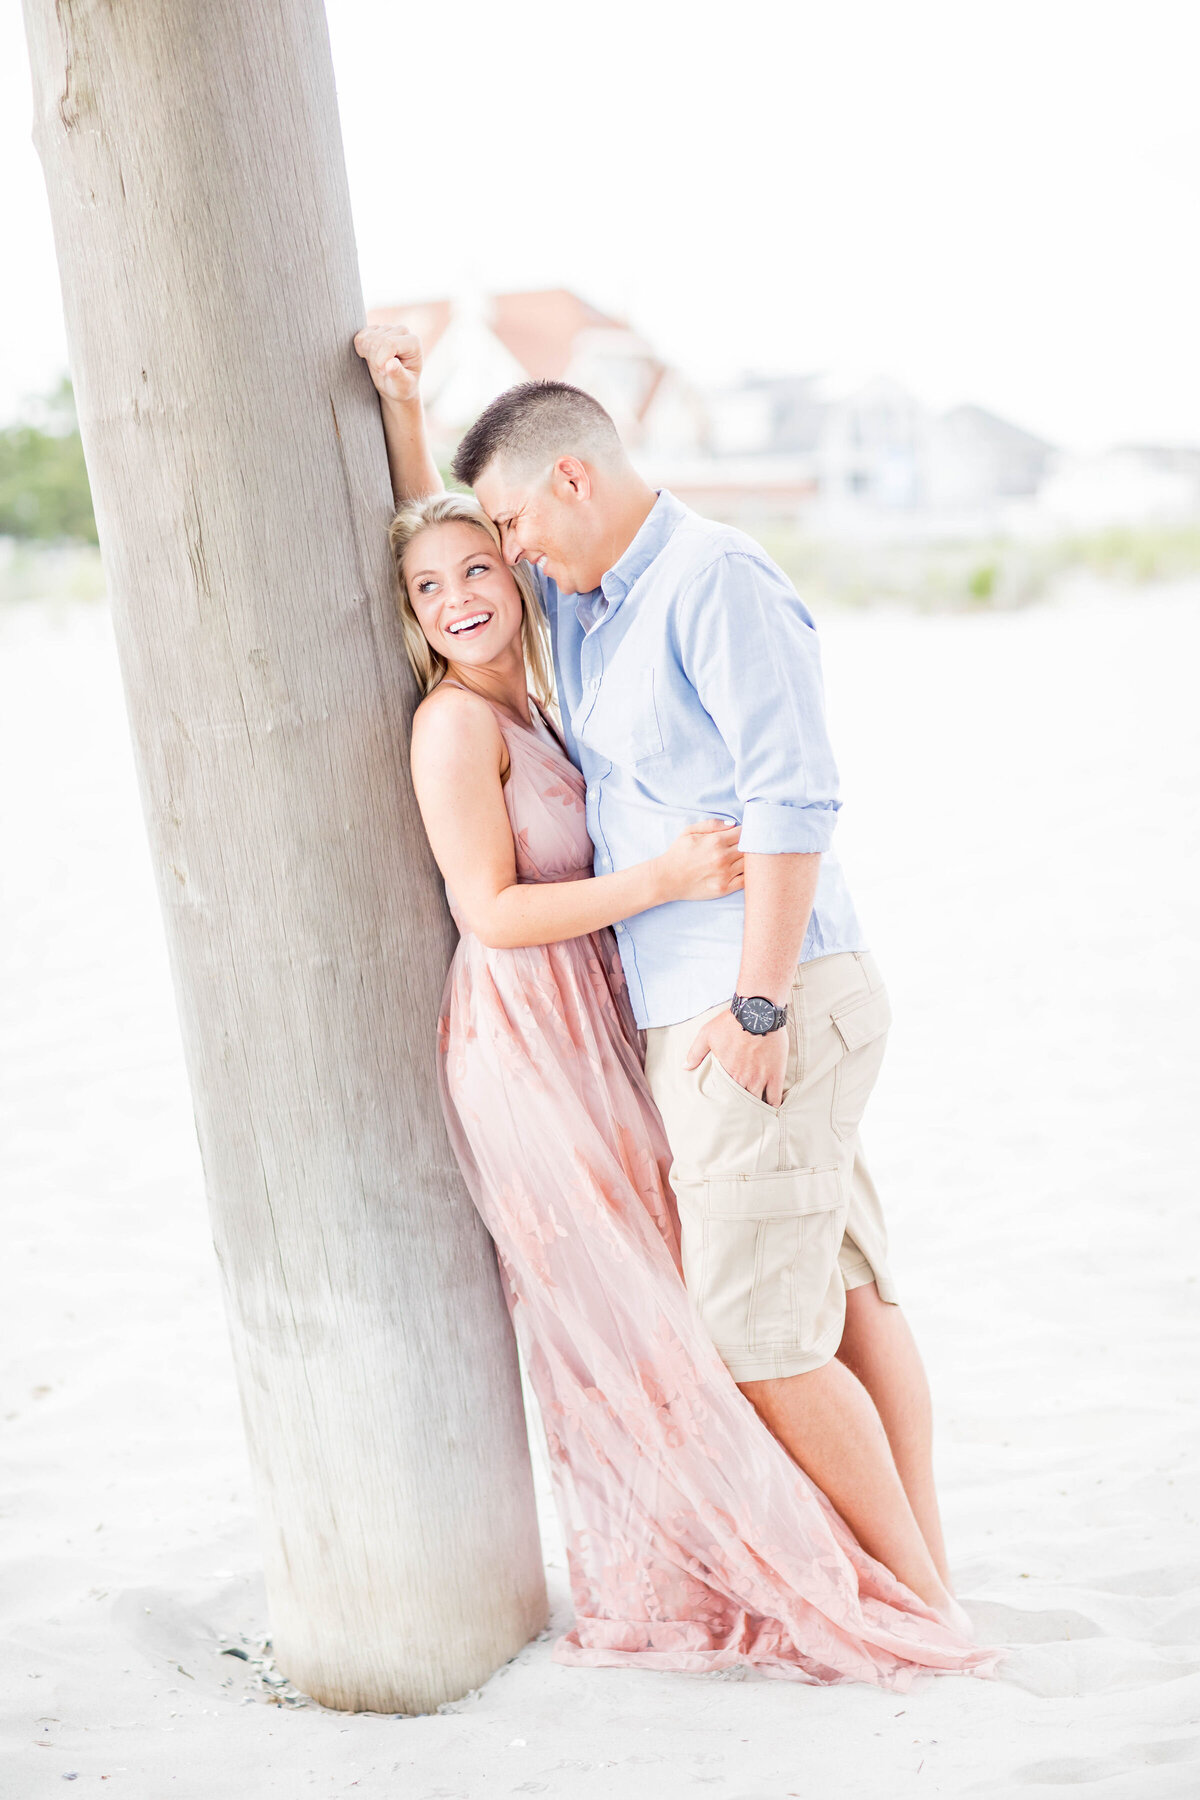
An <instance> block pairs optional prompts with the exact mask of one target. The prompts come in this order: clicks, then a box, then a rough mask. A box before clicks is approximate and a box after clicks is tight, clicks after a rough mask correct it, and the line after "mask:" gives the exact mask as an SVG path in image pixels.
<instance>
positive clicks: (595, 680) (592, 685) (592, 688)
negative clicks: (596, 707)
mask: <svg viewBox="0 0 1200 1800" xmlns="http://www.w3.org/2000/svg"><path fill="white" fill-rule="evenodd" d="M599 686H600V677H599V676H598V675H593V676H592V679H591V680H590V681H589V682H588V693H589V694H594V693H595V692H596V689H597V688H598V687H599Z"/></svg>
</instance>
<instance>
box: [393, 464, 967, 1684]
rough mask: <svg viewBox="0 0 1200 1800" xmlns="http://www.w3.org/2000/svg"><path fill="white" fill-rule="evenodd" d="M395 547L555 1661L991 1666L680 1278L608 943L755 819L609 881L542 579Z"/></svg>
mask: <svg viewBox="0 0 1200 1800" xmlns="http://www.w3.org/2000/svg"><path fill="white" fill-rule="evenodd" d="M391 546H392V553H393V557H394V561H395V567H396V573H397V586H398V596H399V604H400V610H401V618H402V621H403V628H404V636H405V643H406V646H407V648H408V652H409V657H410V660H411V661H412V664H413V667H414V669H415V670H416V673H417V677H418V680H419V681H420V683H421V685H422V687H423V688H424V690H425V695H426V698H425V699H424V701H423V702H422V704H421V705H420V706H419V707H418V709H417V713H416V716H415V719H414V722H413V737H412V769H413V779H414V783H415V787H416V792H417V798H418V801H419V803H420V806H421V813H422V817H423V819H424V821H425V825H426V829H427V831H428V833H429V839H430V843H431V845H432V847H433V852H434V855H435V857H436V859H437V862H438V865H439V867H440V868H441V870H442V873H443V875H444V876H445V878H446V885H447V891H448V894H449V898H450V905H451V909H452V911H453V913H454V917H455V920H456V922H457V924H458V926H459V930H460V932H461V938H460V942H459V945H458V948H457V950H456V952H455V956H454V961H453V964H452V966H451V969H450V974H449V978H448V980H447V985H446V991H445V999H444V1003H443V1008H442V1017H441V1020H440V1043H439V1053H440V1069H441V1082H442V1096H443V1104H444V1108H445V1114H446V1121H447V1126H448V1129H449V1132H450V1138H451V1142H452V1144H453V1146H454V1149H455V1152H456V1155H457V1156H458V1159H459V1162H460V1164H461V1166H462V1169H463V1173H464V1176H465V1179H466V1181H467V1185H468V1187H469V1189H470V1191H471V1193H472V1196H473V1198H474V1200H475V1203H476V1205H477V1206H478V1208H479V1210H480V1213H481V1214H482V1216H483V1219H484V1221H485V1223H486V1224H487V1226H488V1229H489V1231H490V1232H491V1234H492V1237H493V1238H494V1240H495V1243H496V1248H497V1252H498V1255H499V1259H500V1267H501V1270H502V1275H503V1280H504V1286H505V1292H506V1295H507V1298H508V1302H509V1306H510V1310H511V1312H512V1317H513V1324H514V1327H515V1329H516V1333H517V1338H518V1342H519V1343H520V1346H521V1350H522V1352H523V1355H524V1358H525V1363H526V1366H527V1368H528V1371H529V1376H530V1380H531V1382H532V1385H533V1388H534V1391H535V1393H536V1395H537V1398H538V1402H539V1405H540V1408H541V1413H542V1418H543V1422H544V1425H545V1430H546V1439H547V1443H548V1446H549V1451H550V1458H551V1472H552V1476H553V1481H554V1490H555V1496H556V1501H557V1504H558V1509H559V1514H560V1517H561V1520H562V1526H563V1532H564V1536H565V1539H566V1546H567V1556H568V1562H569V1569H570V1578H571V1587H572V1593H573V1597H574V1601H575V1610H576V1620H575V1625H574V1627H573V1629H572V1630H571V1631H570V1632H569V1633H568V1634H567V1635H566V1636H565V1637H564V1638H563V1639H561V1640H560V1641H559V1643H558V1645H557V1646H556V1649H555V1655H556V1657H557V1658H558V1660H559V1661H562V1662H568V1663H579V1664H605V1665H609V1666H617V1667H624V1666H627V1665H628V1666H641V1667H650V1668H657V1669H686V1670H710V1669H716V1668H720V1667H723V1666H726V1665H729V1664H732V1663H735V1662H744V1663H750V1664H754V1665H757V1666H759V1667H760V1668H761V1669H762V1670H763V1671H764V1673H767V1674H771V1675H776V1676H785V1677H790V1678H793V1679H796V1680H801V1681H811V1682H828V1681H837V1680H844V1679H859V1680H863V1681H869V1682H876V1683H880V1684H883V1685H887V1686H892V1687H896V1688H903V1687H905V1686H907V1684H908V1682H909V1680H910V1679H911V1677H912V1674H913V1673H914V1671H917V1670H921V1669H925V1670H944V1671H956V1672H966V1671H972V1672H975V1671H979V1672H982V1671H983V1670H984V1669H985V1668H986V1667H987V1666H988V1665H989V1664H990V1662H991V1661H992V1657H991V1654H990V1653H989V1652H986V1651H982V1650H978V1649H976V1648H973V1647H971V1646H970V1645H969V1644H968V1642H967V1641H966V1639H965V1638H964V1637H963V1636H962V1635H961V1633H960V1632H959V1631H958V1630H956V1629H955V1628H954V1627H953V1626H952V1625H950V1624H948V1623H947V1622H946V1621H945V1620H944V1619H943V1618H941V1617H939V1615H937V1614H936V1613H934V1612H933V1611H932V1610H931V1609H930V1608H929V1607H928V1606H926V1605H925V1604H924V1602H922V1601H921V1600H919V1599H917V1597H916V1596H915V1595H913V1594H912V1593H910V1591H909V1590H908V1589H907V1588H905V1587H904V1586H903V1585H902V1584H901V1583H900V1582H898V1581H897V1580H896V1579H895V1578H894V1577H893V1576H892V1575H891V1574H890V1573H889V1572H888V1571H887V1570H886V1569H885V1568H883V1567H882V1566H881V1565H880V1564H878V1563H876V1562H874V1561H873V1560H872V1559H871V1558H870V1557H869V1556H867V1554H866V1553H865V1552H864V1551H863V1550H862V1549H861V1548H860V1547H859V1545H858V1544H857V1543H856V1542H855V1540H854V1538H853V1536H852V1535H851V1533H850V1532H849V1530H848V1529H847V1528H846V1526H845V1525H844V1524H843V1523H842V1521H841V1519H840V1518H839V1517H838V1516H837V1514H836V1513H835V1512H834V1510H833V1508H832V1507H831V1506H830V1505H829V1503H828V1502H827V1501H826V1500H825V1498H824V1497H823V1495H821V1494H820V1493H819V1492H818V1490H817V1489H816V1488H815V1487H814V1486H813V1484H812V1483H811V1481H810V1480H809V1479H808V1478H807V1476H805V1475H804V1474H803V1472H802V1471H801V1470H800V1469H799V1468H798V1467H797V1465H796V1464H795V1463H794V1462H793V1461H792V1459H791V1458H790V1457H789V1455H788V1454H787V1452H786V1451H785V1450H784V1449H783V1448H782V1446H781V1445H780V1444H779V1443H778V1441H777V1440H776V1439H775V1438H774V1437H773V1436H772V1435H771V1433H770V1432H769V1431H768V1430H767V1428H766V1426H765V1425H763V1423H762V1422H761V1421H760V1419H759V1418H758V1416H757V1414H756V1413H755V1412H754V1410H753V1408H752V1407H751V1406H750V1404H749V1402H748V1401H747V1400H746V1399H745V1398H744V1396H743V1395H742V1394H741V1393H740V1392H739V1390H738V1388H737V1387H736V1385H735V1383H734V1381H733V1378H732V1376H731V1375H730V1373H729V1371H728V1370H727V1369H726V1367H725V1365H724V1363H723V1362H722V1361H721V1359H720V1357H719V1356H718V1354H717V1352H716V1350H715V1348H714V1347H713V1345H712V1343H711V1342H710V1340H709V1338H708V1337H707V1334H706V1333H705V1331H704V1328H703V1326H702V1325H701V1324H700V1322H699V1320H698V1319H697V1317H696V1316H695V1314H694V1312H693V1310H692V1308H691V1304H690V1301H689V1299H688V1295H687V1292H686V1290H685V1288H684V1285H683V1280H682V1276H681V1272H680V1259H679V1243H678V1222H677V1218H676V1214H675V1210H674V1203H673V1199H672V1196H671V1191H670V1188H669V1186H668V1183H667V1169H668V1167H669V1163H670V1155H669V1152H668V1149H667V1144H666V1140H665V1137H664V1134H663V1130H662V1126H661V1123H660V1121H659V1118H658V1115H657V1113H656V1111H655V1108H654V1105H653V1102H652V1100H651V1098H650V1094H649V1091H648V1089H647V1087H646V1083H645V1078H644V1075H643V1071H642V1064H641V1057H640V1050H639V1040H638V1035H637V1031H636V1027H635V1025H634V1021H633V1017H632V1013H631V1010H630V1007H629V1003H628V999H627V996H626V992H625V987H624V981H623V976H622V973H621V964H620V959H619V957H618V954H617V950H616V943H615V939H614V938H613V936H612V934H611V932H610V931H609V930H608V929H607V927H608V926H610V925H611V924H612V923H613V922H614V921H616V920H618V919H621V918H625V917H628V916H629V915H631V914H632V913H635V912H638V911H641V910H643V909H645V908H648V907H651V906H654V905H657V904H659V903H661V902H663V901H665V900H668V899H672V898H676V897H680V896H683V895H685V894H686V895H691V896H697V895H699V896H704V895H717V894H722V893H728V892H730V891H732V890H733V889H734V888H736V887H738V886H740V884H741V880H742V867H741V860H740V858H739V856H738V854H737V849H736V841H735V840H736V835H737V828H736V827H729V826H727V825H725V824H723V822H722V821H719V820H714V821H709V822H707V823H705V824H703V825H700V826H698V827H694V828H693V829H691V830H690V831H687V832H685V833H684V834H683V835H682V836H681V837H680V838H679V839H678V840H677V841H676V843H675V844H674V845H673V846H672V848H671V850H670V851H669V852H668V853H667V854H666V855H665V856H663V857H660V858H657V859H655V860H653V861H651V862H647V863H643V864H641V865H639V866H637V867H635V868H632V869H628V870H625V871H623V872H622V873H620V874H613V875H605V876H600V877H593V876H592V873H591V863H592V846H591V843H590V841H589V839H588V835H587V831H586V828H585V823H584V803H583V800H584V796H583V779H582V777H581V775H580V774H579V772H578V770H577V769H576V768H575V767H574V765H573V764H572V763H571V762H570V761H569V759H568V757H567V756H566V753H565V751H564V750H563V747H562V744H561V742H560V741H559V739H558V737H557V734H556V732H555V730H554V728H553V725H552V723H551V720H550V716H549V700H550V682H549V672H548V659H547V652H546V645H545V639H544V626H543V623H542V619H541V614H540V610H539V607H538V604H537V600H536V595H535V591H534V589H533V586H532V583H531V581H530V579H529V577H528V576H527V574H526V573H525V572H524V571H523V570H522V569H521V568H520V567H518V569H517V570H516V571H513V570H512V569H510V568H508V567H507V566H506V564H505V562H504V559H503V557H502V555H501V552H500V547H499V540H498V536H497V533H496V531H495V527H494V526H493V525H492V523H491V521H490V520H489V519H488V518H487V517H486V515H485V514H484V513H483V512H482V510H481V509H480V508H479V507H478V506H477V505H476V503H475V502H474V501H473V500H470V499H467V498H465V497H463V496H458V495H446V494H441V495H437V496H435V497H434V498H432V499H428V500H423V501H420V502H418V503H416V504H414V505H412V506H409V507H407V508H405V509H403V510H401V512H400V513H399V514H398V515H397V517H396V519H395V520H394V522H393V524H392V528H391ZM530 682H532V685H533V690H534V692H533V695H532V696H531V695H530V693H529V691H528V689H529V684H530Z"/></svg>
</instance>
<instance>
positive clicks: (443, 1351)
mask: <svg viewBox="0 0 1200 1800" xmlns="http://www.w3.org/2000/svg"><path fill="white" fill-rule="evenodd" d="M26 12H27V27H28V33H29V40H30V49H31V58H32V63H33V71H34V88H35V96H36V113H37V124H36V131H35V136H36V139H37V144H38V148H39V151H40V153H41V157H42V161H43V165H44V168H45V173H46V180H47V185H48V188H49V192H50V201H51V209H52V212H53V216H54V227H55V234H56V239H57V245H58V255H59V263H60V268H61V273H62V283H63V292H64V296H65V304H66V314H67V325H68V332H69V338H70V345H71V357H72V365H73V369H74V374H75V382H76V392H77V395H78V400H79V409H80V423H81V427H82V432H83V441H84V446H85V449H86V453H87V461H88V468H89V471H90V474H91V478H92V484H93V490H94V495H95V502H96V514H97V520H98V523H99V528H100V540H101V546H102V550H103V554H104V562H105V566H106V568H107V571H108V577H109V583H110V587H111V591H112V596H113V605H114V616H115V623H116V629H117V635H118V642H119V649H120V655H121V663H122V668H123V672H124V680H125V686H126V692H127V697H128V703H129V712H130V717H131V721H132V728H133V735H134V739H135V744H136V751H137V760H138V765H139V772H140V780H141V784H142V793H143V800H144V804H145V810H146V816H147V821H148V829H149V834H150V839H151V843H152V847H153V854H154V861H155V863H156V866H157V870H158V875H159V880H160V886H161V894H162V901H163V907H164V912H165V917H166V925H167V936H168V940H169V944H170V951H171V958H172V964H173V969H174V977H175V983H176V988H177V995H178V1002H179V1011H180V1017H181V1021H182V1030H183V1037H184V1043H185V1048H186V1053H187V1061H188V1068H189V1073H190V1078H191V1083H192V1091H193V1097H194V1103H195V1111H196V1124H197V1131H198V1134H199V1139H200V1147H201V1152H202V1155H203V1160H204V1169H205V1175H206V1179H207V1185H208V1192H209V1198H210V1204H211V1210H212V1222H213V1234H214V1239H215V1243H216V1249H217V1255H218V1258H219V1261H220V1265H221V1270H222V1275H223V1281H224V1288H225V1296H226V1306H227V1311H228V1316H229V1322H230V1329H231V1332H232V1337H233V1346H234V1354H235V1360H236V1365H237V1372H238V1379H239V1383H240V1390H241V1397H242V1406H243V1410H244V1415H245V1424H246V1431H247V1435H248V1438H249V1443H250V1451H251V1458H252V1462H253V1466H254V1472H255V1479H256V1483H257V1490H258V1497H259V1503H260V1509H261V1516H262V1521H263V1531H264V1545H265V1561H266V1572H267V1584H268V1600H269V1608H270V1617H271V1623H272V1628H273V1634H274V1640H275V1649H276V1655H277V1658H278V1662H279V1665H280V1667H281V1668H282V1669H283V1670H284V1671H285V1672H286V1673H287V1674H288V1675H289V1676H290V1677H291V1678H292V1680H293V1681H295V1682H297V1683H298V1684H299V1686H300V1687H302V1688H304V1689H305V1690H306V1691H307V1692H308V1693H310V1694H313V1695H315V1696H316V1697H317V1698H319V1699H320V1700H322V1701H324V1702H326V1703H327V1704H329V1705H332V1706H338V1707H344V1708H353V1709H374V1710H381V1711H387V1712H392V1711H419V1710H425V1709H427V1708H430V1707H433V1706H435V1705H437V1704H438V1703H439V1702H440V1701H443V1700H446V1699H448V1698H450V1697H453V1696H457V1695H460V1694H462V1693H463V1692H464V1691H465V1690H466V1689H467V1688H469V1687H471V1686H473V1685H475V1684H476V1683H478V1682H479V1681H481V1680H482V1679H484V1678H485V1677H486V1676H487V1675H488V1674H489V1673H490V1672H491V1671H492V1670H493V1669H495V1668H496V1667H497V1665H498V1664H499V1663H501V1662H502V1661H503V1660H504V1659H505V1658H507V1657H509V1656H511V1655H512V1654H513V1653H514V1652H515V1651H516V1650H518V1649H519V1648H520V1646H521V1645H522V1644H523V1643H524V1642H525V1641H526V1640H527V1639H528V1638H529V1637H530V1636H531V1635H532V1634H533V1633H535V1632H536V1631H537V1630H539V1629H540V1628H541V1627H542V1625H543V1624H544V1622H545V1615H546V1603H545V1588H544V1583H543V1576H542V1567H541V1559H540V1554H539V1546H538V1538H537V1528H536V1522H535V1512H534V1504H533V1496H532V1484H531V1478H530V1470H529V1462H528V1451H527V1446H526V1438H525V1427H524V1422H523V1415H522V1407H521V1398H520V1391H519V1384H518V1378H517V1366H516V1357H515V1351H514V1346H513V1342H512V1337H511V1332H510V1329H509V1324H508V1320H507V1317H506V1315H505V1313H504V1308H503V1301H502V1298H501V1294H500V1290H499V1283H498V1280H497V1275H496V1269H495V1262H494V1257H493V1253H492V1249H491V1246H490V1244H489V1242H488V1240H487V1237H486V1234H485V1233H484V1231H483V1229H482V1227H481V1225H480V1224H479V1222H478V1219H477V1217H476V1215H475V1212H474V1210H473V1208H472V1207H471V1205H470V1202H469V1200H468V1198H467V1196H466V1194H465V1192H464V1190H463V1188H462V1186H461V1184H460V1181H459V1178H458V1173H457V1170H456V1168H455V1167H454V1165H453V1160H452V1158H451V1155H450V1152H449V1149H448V1147H447V1144H446V1142H445V1138H444V1135H443V1129H442V1123H441V1117H440V1113H439V1109H438V1103H437V1096H436V1089H435V1083H434V1032H435V1021H436V1017H437V1003H438V998H439V993H440V988H441V983H442V979H443V974H444V971H445V967H446V963H447V960H448V956H449V952H450V948H451V942H452V928H451V926H450V924H449V922H448V919H447V915H446V912H445V907H444V903H443V901H442V898H441V894H440V890H439V886H438V882H437V878H436V871H435V869H434V867H433V864H432V862H431V860H430V857H429V855H428V852H427V849H426V847H425V840H424V836H423V833H422V830H421V824H420V820H419V817H418V814H417V811H416V807H415V803H414V801H413V799H412V796H411V792H410V788H409V783H408V772H407V754H406V750H407V742H408V721H409V716H410V712H411V708H412V704H413V690H412V684H411V680H410V677H409V674H408V670H407V667H406V665H405V663H404V659H403V653H402V650H401V647H400V638H399V632H398V629H397V625H396V622H395V618H394V614H393V610H392V601H391V597H390V589H389V583H388V571H387V555H386V545H385V539H384V526H385V523H386V520H387V517H388V512H389V493H388V487H387V469H386V462H385V458H384V450H383V441H382V434H381V428H380V421H379V416H378V410H377V406H376V402H375V398H374V394H373V392H372V389H371V387H370V383H369V380H368V378H367V374H366V370H365V367H364V366H363V365H362V364H361V363H360V362H359V360H358V358H357V357H356V356H355V355H354V353H353V351H352V348H351V338H352V334H353V332H354V331H355V329H356V328H357V326H358V325H359V324H360V322H361V319H362V297H361V292H360V287H359V278H358V270H357V262H356V258H355V250H354V240H353V232H352V226H351V219H350V207H349V199H348V194H347V187H346V179H345V171H344V167H343V160H342V150H341V139H340V133H339V127H338V119H337V107H336V99H335V95H334V84H333V72H332V65H331V60H330V54H329V45H328V38H327V33H326V26H325V19H324V13H323V10H322V7H321V5H320V4H319V0H276V3H274V4H272V3H271V0H136V3H135V0H124V3H118V0H57V4H56V3H55V0H27V6H26ZM402 185H403V184H402V183H401V182H400V181H399V177H398V188H397V194H398V200H397V213H396V229H397V231H401V230H402V229H403V220H404V216H405V214H404V209H403V207H402V206H401V204H400V200H399V195H400V192H401V188H402ZM163 1199H164V1204H166V1205H169V1204H170V1196H169V1195H164V1197H163Z"/></svg>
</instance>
